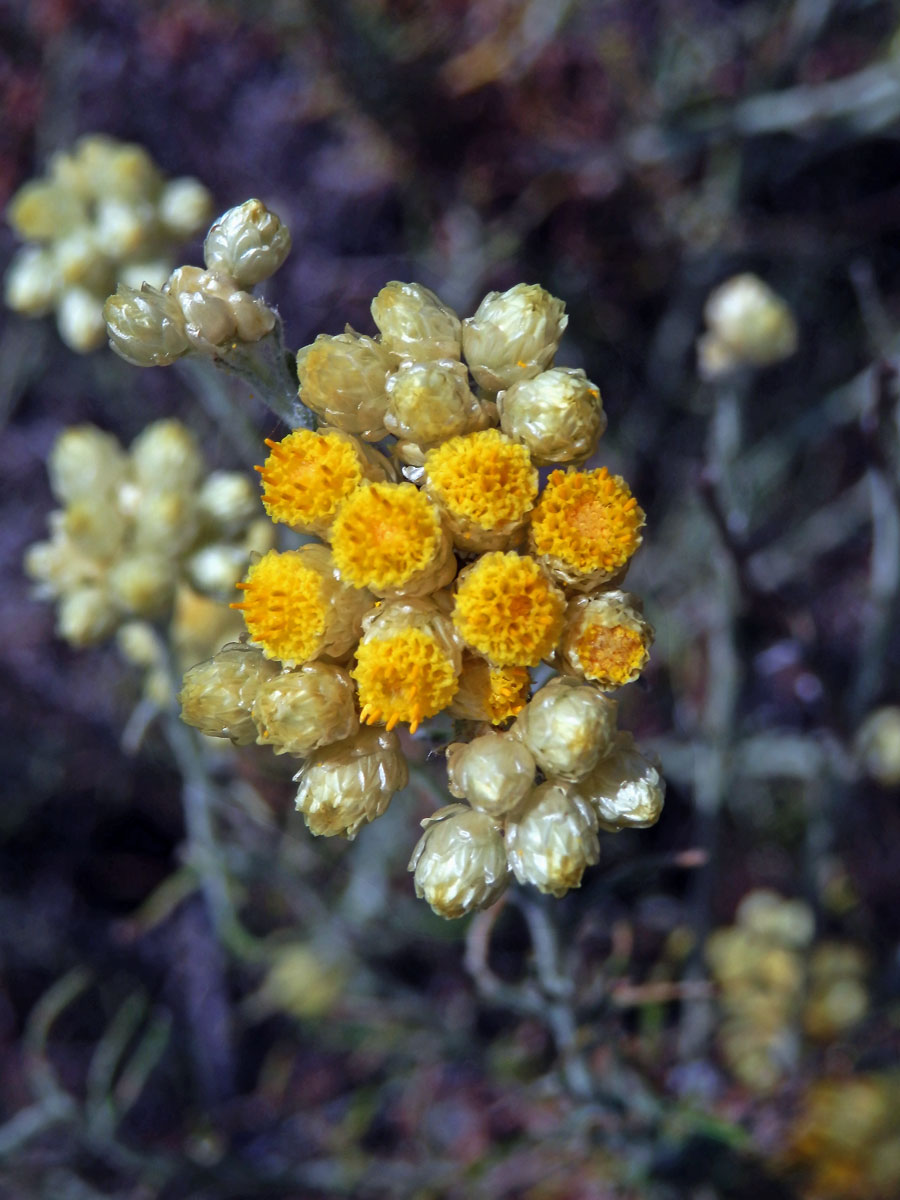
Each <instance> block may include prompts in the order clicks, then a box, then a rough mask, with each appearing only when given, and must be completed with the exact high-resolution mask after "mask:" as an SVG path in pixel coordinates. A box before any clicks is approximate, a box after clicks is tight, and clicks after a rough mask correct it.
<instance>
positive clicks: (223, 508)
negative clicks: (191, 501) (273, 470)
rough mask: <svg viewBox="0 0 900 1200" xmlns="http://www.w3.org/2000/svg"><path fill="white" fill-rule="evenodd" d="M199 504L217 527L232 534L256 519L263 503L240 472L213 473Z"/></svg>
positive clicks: (204, 485) (206, 479) (211, 522)
mask: <svg viewBox="0 0 900 1200" xmlns="http://www.w3.org/2000/svg"><path fill="white" fill-rule="evenodd" d="M197 505H198V507H199V509H200V511H201V513H202V514H203V516H204V517H205V518H206V519H207V520H208V521H209V523H210V524H211V525H212V526H213V527H214V528H216V529H217V530H219V531H220V532H221V533H225V534H229V535H232V534H235V533H238V532H239V531H240V530H241V529H243V528H244V527H245V525H247V523H248V522H249V521H251V520H252V519H253V517H254V516H256V513H257V512H258V506H259V500H258V498H257V495H256V491H255V489H254V487H253V484H252V482H251V481H250V480H249V479H248V478H247V476H246V475H243V474H242V473H241V472H240V471H211V472H210V474H209V475H207V477H206V478H205V479H204V480H203V483H202V485H201V487H200V491H199V492H198V493H197Z"/></svg>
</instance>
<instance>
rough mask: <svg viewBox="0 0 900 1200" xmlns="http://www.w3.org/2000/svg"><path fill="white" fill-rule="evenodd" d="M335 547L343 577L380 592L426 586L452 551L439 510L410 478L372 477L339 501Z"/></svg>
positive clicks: (429, 584)
mask: <svg viewBox="0 0 900 1200" xmlns="http://www.w3.org/2000/svg"><path fill="white" fill-rule="evenodd" d="M331 549H332V553H333V554H334V561H335V564H336V565H337V568H338V570H339V571H340V574H341V578H342V579H344V580H345V581H346V582H347V583H349V584H352V585H353V586H354V587H358V588H363V587H364V588H370V589H371V590H372V591H373V592H376V593H377V594H384V593H389V592H393V591H401V590H405V589H407V588H412V589H414V588H415V585H416V584H417V583H421V584H422V590H423V591H430V590H432V587H433V586H439V584H442V583H446V582H447V580H446V579H443V578H442V579H440V580H437V579H435V581H434V582H433V583H432V579H431V576H432V573H433V572H434V571H437V572H439V571H440V569H441V567H443V566H444V565H446V563H447V561H448V559H449V557H450V548H449V543H448V539H447V538H446V537H445V536H444V534H443V531H442V529H441V518H440V513H439V512H438V510H437V508H436V507H435V505H434V504H432V503H431V501H430V500H429V499H428V497H427V496H426V495H424V493H422V492H420V491H419V489H418V488H417V487H416V486H415V484H412V483H373V484H371V485H369V486H368V487H361V488H359V489H358V490H357V491H355V492H354V493H353V494H352V495H350V496H348V498H347V499H346V500H345V501H344V503H343V504H342V505H341V507H340V509H339V511H338V515H337V518H336V519H335V522H334V527H333V529H332V533H331Z"/></svg>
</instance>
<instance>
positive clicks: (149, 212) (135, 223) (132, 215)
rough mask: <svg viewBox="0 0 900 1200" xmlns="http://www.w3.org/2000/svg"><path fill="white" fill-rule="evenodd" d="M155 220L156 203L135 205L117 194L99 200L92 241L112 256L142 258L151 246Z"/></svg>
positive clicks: (113, 257)
mask: <svg viewBox="0 0 900 1200" xmlns="http://www.w3.org/2000/svg"><path fill="white" fill-rule="evenodd" d="M154 223H155V214H154V212H153V206H152V205H151V204H149V203H147V202H146V201H145V202H143V203H139V204H135V203H130V202H128V201H126V200H122V199H119V198H118V197H115V196H107V197H101V198H100V199H99V200H98V201H97V205H96V216H95V218H94V229H93V230H92V231H91V234H92V238H91V240H93V241H95V242H96V245H97V246H98V247H100V248H102V250H103V253H104V254H106V255H107V256H108V257H109V258H112V259H124V258H140V257H141V256H142V255H145V254H147V253H148V252H149V251H150V249H151V245H150V242H151V234H152V233H153V226H154Z"/></svg>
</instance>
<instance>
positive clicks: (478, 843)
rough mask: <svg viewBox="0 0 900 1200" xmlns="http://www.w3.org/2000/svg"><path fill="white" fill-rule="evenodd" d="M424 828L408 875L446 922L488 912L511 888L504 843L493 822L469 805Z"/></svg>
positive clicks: (443, 811)
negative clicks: (483, 910) (467, 915)
mask: <svg viewBox="0 0 900 1200" xmlns="http://www.w3.org/2000/svg"><path fill="white" fill-rule="evenodd" d="M422 826H423V828H424V830H425V832H424V833H423V834H422V836H421V837H420V838H419V841H418V843H417V844H416V848H415V850H413V853H412V858H411V859H410V860H409V870H410V871H414V872H415V875H414V876H413V878H414V881H415V885H416V895H417V896H418V897H419V898H420V899H424V900H426V901H427V902H428V904H430V905H431V908H432V910H433V911H434V912H435V913H436V914H437V915H438V916H439V917H444V918H446V919H447V920H453V919H454V918H456V917H463V916H465V915H466V913H470V912H475V911H476V910H477V909H481V908H489V907H490V905H492V904H493V903H494V901H495V900H497V899H499V897H500V895H501V894H502V893H503V892H504V891H505V890H506V888H507V886H508V884H509V867H508V866H507V863H506V853H505V850H504V847H503V838H502V836H501V834H500V831H499V829H498V828H497V825H496V824H495V823H494V821H493V819H492V818H491V817H489V816H488V815H487V814H486V813H483V812H476V811H475V810H474V809H471V808H468V807H467V806H466V805H465V804H448V805H446V807H444V808H439V809H438V811H437V812H436V813H435V814H434V815H433V816H431V817H427V818H426V819H425V820H424V821H423V822H422Z"/></svg>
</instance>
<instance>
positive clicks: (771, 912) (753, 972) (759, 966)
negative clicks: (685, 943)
mask: <svg viewBox="0 0 900 1200" xmlns="http://www.w3.org/2000/svg"><path fill="white" fill-rule="evenodd" d="M814 934H815V919H814V916H813V912H812V910H811V909H810V908H809V906H808V905H807V904H805V903H804V902H803V901H802V900H786V899H785V898H784V897H782V896H779V895H777V894H776V893H774V892H769V891H764V890H759V891H753V892H749V893H748V894H747V895H746V896H745V897H744V899H743V900H742V901H741V903H740V905H739V906H738V909H737V913H736V916H735V923H734V925H731V926H728V927H726V928H722V929H717V930H716V931H715V932H714V933H713V934H712V935H711V937H710V938H709V940H708V942H707V948H706V953H707V961H708V962H709V965H710V969H711V970H712V973H713V977H714V978H715V980H716V983H717V984H718V986H719V1003H720V1005H721V1008H722V1014H723V1020H722V1022H721V1024H720V1026H719V1031H718V1040H719V1050H720V1052H721V1054H722V1057H723V1059H724V1060H725V1062H726V1063H727V1065H728V1067H729V1069H730V1070H731V1072H732V1073H733V1074H734V1075H735V1076H736V1078H738V1079H739V1080H740V1081H741V1082H742V1083H743V1084H744V1085H746V1086H747V1087H750V1088H754V1089H756V1090H759V1091H767V1090H769V1089H770V1088H773V1087H775V1086H776V1085H777V1084H778V1083H779V1082H780V1081H781V1080H782V1079H783V1078H785V1077H786V1076H787V1075H789V1074H791V1073H792V1072H793V1071H795V1070H796V1068H797V1065H798V1062H799V1058H800V1053H801V1050H802V1048H803V1038H804V1035H805V1037H806V1038H808V1039H810V1040H812V1041H813V1042H817V1043H828V1042H831V1041H834V1040H835V1039H836V1038H839V1037H840V1036H841V1035H843V1034H844V1033H845V1032H846V1031H848V1030H849V1029H851V1028H852V1027H853V1026H854V1025H856V1024H858V1022H859V1021H860V1020H861V1019H862V1018H863V1017H864V1016H865V1014H866V1011H867V1009H868V1005H869V996H868V990H867V987H866V974H867V961H866V956H865V955H864V954H863V952H862V951H861V950H860V948H859V947H857V946H855V945H854V944H853V943H851V942H839V941H832V940H824V941H820V942H817V943H815V944H813V942H814Z"/></svg>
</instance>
